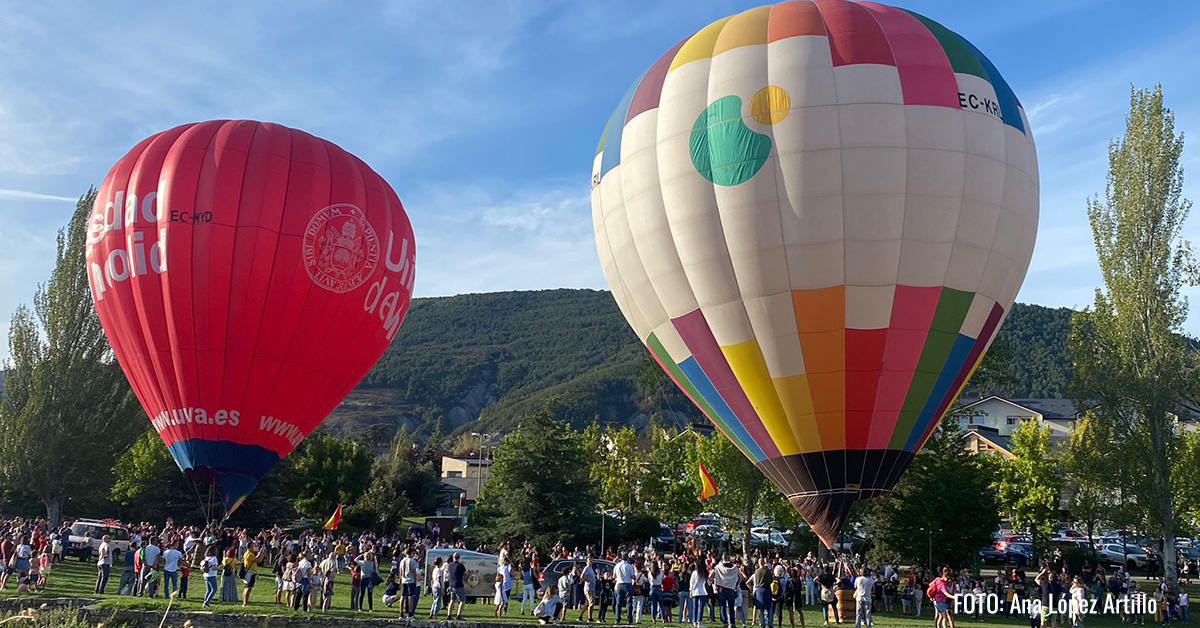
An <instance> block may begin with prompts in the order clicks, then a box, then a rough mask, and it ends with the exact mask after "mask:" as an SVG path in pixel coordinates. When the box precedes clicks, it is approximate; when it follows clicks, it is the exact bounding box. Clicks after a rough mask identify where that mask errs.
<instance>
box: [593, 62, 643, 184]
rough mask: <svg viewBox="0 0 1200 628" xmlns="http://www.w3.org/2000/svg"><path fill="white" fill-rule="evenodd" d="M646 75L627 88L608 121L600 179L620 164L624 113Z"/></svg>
mask: <svg viewBox="0 0 1200 628" xmlns="http://www.w3.org/2000/svg"><path fill="white" fill-rule="evenodd" d="M645 76H646V73H645V72H643V73H642V75H641V76H639V77H638V78H637V80H636V81H634V82H633V85H630V86H629V91H627V92H625V97H624V98H622V99H621V102H620V103H619V104H618V105H617V110H616V111H614V112H613V114H612V117H611V118H609V120H608V132H607V133H606V134H605V136H604V154H602V155H601V156H600V178H601V179H603V178H604V175H606V174H608V171H609V170H612V169H613V168H616V167H617V166H618V165H620V164H621V136H622V135H624V134H625V113H626V112H628V111H629V103H630V102H631V101H632V100H633V93H634V92H636V91H637V88H638V85H641V84H642V79H643V78H645Z"/></svg>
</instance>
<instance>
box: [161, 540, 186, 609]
mask: <svg viewBox="0 0 1200 628" xmlns="http://www.w3.org/2000/svg"><path fill="white" fill-rule="evenodd" d="M162 557H163V597H164V598H166V599H168V600H169V599H171V589H172V588H174V589H175V590H176V591H178V590H179V560H180V559H181V558H183V552H181V551H179V550H177V549H175V544H174V543H171V544H169V545H167V549H166V551H164V552H163V555H162Z"/></svg>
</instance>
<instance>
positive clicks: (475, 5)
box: [0, 0, 1200, 355]
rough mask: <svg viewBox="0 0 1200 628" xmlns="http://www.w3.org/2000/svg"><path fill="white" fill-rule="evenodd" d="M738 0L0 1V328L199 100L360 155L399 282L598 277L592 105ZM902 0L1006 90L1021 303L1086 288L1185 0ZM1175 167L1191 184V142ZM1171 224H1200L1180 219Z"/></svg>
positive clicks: (603, 115) (1193, 233)
mask: <svg viewBox="0 0 1200 628" xmlns="http://www.w3.org/2000/svg"><path fill="white" fill-rule="evenodd" d="M757 4H761V3H760V2H733V1H722V2H700V1H696V0H690V1H679V0H671V1H657V0H656V1H655V2H646V1H645V0H587V1H582V0H571V1H561V2H560V1H549V0H531V1H527V2H526V1H517V0H514V1H507V2H506V1H499V0H486V1H485V0H479V1H474V2H458V1H443V2H429V1H425V2H388V3H381V2H365V1H364V2H315V1H306V0H289V1H288V2H253V3H250V2H229V3H220V2H208V3H186V4H183V3H171V2H163V3H147V2H120V1H115V0H114V1H113V2H103V3H96V2H84V1H79V2H58V1H53V0H50V1H43V2H22V3H9V5H8V6H7V7H6V8H5V9H3V10H2V11H0V333H4V334H5V336H6V335H7V334H6V330H7V323H8V320H9V318H10V316H11V314H12V311H13V309H14V308H15V307H16V306H17V304H18V303H21V302H28V301H29V300H30V298H31V296H32V294H33V290H34V288H35V286H36V284H37V282H39V281H41V280H43V279H44V278H45V277H46V276H47V275H48V273H49V270H50V267H51V264H52V262H53V259H54V243H55V231H56V229H58V227H60V226H61V225H62V224H63V223H64V222H65V220H66V218H67V217H68V215H69V213H70V211H71V208H72V202H73V199H74V198H76V197H78V196H79V195H80V194H81V193H82V192H84V191H85V190H86V189H87V188H88V186H89V185H93V184H98V183H99V181H100V180H101V179H102V178H103V177H104V175H105V174H106V172H107V171H108V168H109V167H110V166H111V165H112V164H113V163H114V162H115V161H116V160H117V159H118V158H120V157H121V156H122V155H123V154H124V153H125V152H126V151H127V150H128V149H129V148H130V147H132V146H133V145H134V144H135V143H136V142H137V141H138V140H140V139H142V138H143V137H146V136H148V135H151V134H153V133H156V132H158V131H161V130H164V129H166V128H169V127H171V126H174V125H176V124H180V123H183V122H190V121H196V120H204V119H211V118H255V119H261V120H270V121H274V122H280V123H283V124H287V125H289V126H294V127H298V128H302V129H305V130H307V131H309V132H311V133H314V134H316V135H320V136H323V137H325V138H328V139H330V140H332V141H334V142H336V143H338V144H340V145H341V146H343V147H344V148H346V149H347V150H349V151H351V152H353V153H355V154H357V155H359V156H360V157H362V158H363V159H364V160H365V161H366V162H367V163H369V164H371V165H372V166H373V167H374V168H375V169H376V170H377V171H379V172H380V173H381V174H382V175H383V176H384V177H385V178H386V179H387V180H388V181H389V182H390V183H391V184H392V186H393V187H394V188H395V189H396V191H397V193H399V195H400V197H401V199H402V200H403V201H404V204H405V206H406V208H407V210H408V212H409V216H410V217H411V218H412V222H413V226H414V229H415V231H416V235H417V239H418V250H419V257H418V274H417V284H416V291H417V295H418V296H431V295H448V294H457V293H462V292H484V291H494V290H512V289H533V288H552V287H564V286H565V287H592V288H600V287H604V279H603V277H602V275H601V272H600V267H599V263H598V261H597V259H596V253H595V248H594V244H593V240H592V232H591V209H590V201H589V198H588V177H589V173H590V168H591V164H592V156H593V153H594V149H595V146H596V141H597V139H598V138H599V135H600V132H601V130H602V129H603V127H604V123H605V121H606V120H607V118H608V116H609V114H610V113H611V111H612V109H613V107H614V106H615V105H616V103H617V101H618V100H619V99H620V97H621V95H622V94H623V93H624V91H625V89H626V88H627V87H628V85H629V83H630V82H632V80H633V79H634V78H636V77H637V76H638V75H639V74H640V73H641V72H642V70H644V69H645V68H646V67H648V66H649V65H650V64H651V63H652V62H653V61H654V60H655V59H656V58H657V57H658V56H659V55H660V54H661V53H662V52H663V51H664V50H665V49H666V48H668V47H669V46H671V45H672V44H673V43H674V42H676V41H678V40H679V39H681V38H683V37H684V36H686V35H688V34H689V33H691V32H694V31H695V30H697V29H699V28H701V27H703V26H704V25H706V24H708V23H709V22H711V21H713V20H715V19H718V18H721V17H724V16H725V15H728V14H730V13H734V12H737V11H740V10H742V9H745V8H749V7H752V6H756V5H757ZM899 4H901V6H904V7H905V8H910V9H913V10H916V11H918V12H920V13H923V14H925V15H928V16H930V17H932V18H934V19H936V20H938V21H940V22H941V23H943V24H945V25H946V26H948V27H949V28H951V29H953V30H955V31H957V32H958V33H960V34H962V35H964V36H965V37H967V38H968V39H969V40H970V41H972V42H973V43H975V44H976V46H978V47H979V48H980V49H981V50H983V51H984V52H985V53H987V54H988V55H989V56H990V57H991V59H992V60H993V61H994V62H995V64H996V65H997V66H998V68H999V69H1000V71H1001V72H1002V73H1003V74H1004V75H1005V77H1006V78H1007V79H1008V81H1009V83H1010V84H1011V85H1012V86H1013V88H1014V90H1015V91H1016V93H1017V95H1018V97H1019V98H1020V99H1021V101H1022V103H1023V104H1024V106H1025V108H1026V111H1027V113H1028V116H1029V119H1030V123H1031V126H1032V127H1033V132H1034V135H1035V138H1036V141H1037V146H1038V154H1039V161H1040V164H1041V179H1042V199H1041V212H1042V213H1041V216H1042V218H1041V226H1040V229H1039V237H1038V246H1037V251H1036V252H1035V253H1034V261H1033V265H1032V268H1031V270H1030V273H1029V277H1028V278H1027V279H1026V282H1025V286H1024V287H1023V288H1022V290H1021V293H1020V296H1019V297H1018V300H1020V301H1024V302H1033V303H1040V304H1044V305H1052V306H1084V305H1087V304H1088V303H1090V302H1091V298H1092V297H1091V295H1092V291H1093V289H1094V287H1095V286H1096V285H1097V284H1098V281H1099V276H1098V272H1097V271H1096V269H1095V261H1094V254H1093V251H1092V243H1091V233H1090V231H1089V229H1088V226H1087V221H1086V217H1085V215H1084V199H1085V198H1086V197H1087V196H1088V195H1090V194H1094V193H1099V192H1102V191H1103V186H1104V175H1105V168H1106V165H1107V163H1106V159H1107V158H1106V153H1105V150H1106V145H1107V142H1108V140H1109V138H1111V137H1113V136H1116V135H1119V134H1120V133H1121V132H1122V130H1123V116H1124V110H1125V108H1126V107H1127V105H1128V90H1129V86H1130V84H1135V85H1138V86H1150V85H1152V84H1153V83H1155V82H1158V81H1161V82H1162V83H1163V85H1164V89H1165V92H1166V97H1167V101H1168V104H1169V106H1171V107H1173V108H1174V109H1175V111H1176V114H1177V128H1178V129H1180V130H1183V131H1185V132H1190V133H1193V134H1196V133H1200V67H1198V66H1200V2H1193V1H1191V0H1173V1H1165V0H1154V1H1149V2H1141V3H1130V2H1127V1H1120V2H1119V1H1115V0H1114V1H1102V0H1008V1H1006V2H977V1H970V2H963V1H961V0H957V1H955V0H910V1H908V2H901V3H899ZM1184 165H1185V168H1186V170H1187V173H1188V174H1189V175H1190V179H1189V183H1188V185H1187V186H1186V188H1185V192H1186V194H1187V196H1188V197H1190V198H1193V199H1195V198H1200V194H1198V192H1200V147H1197V146H1196V144H1195V143H1194V142H1192V143H1191V144H1190V145H1189V147H1188V148H1187V149H1186V151H1185V164H1184ZM1187 235H1188V236H1189V237H1190V238H1192V239H1194V240H1200V217H1197V218H1194V219H1193V220H1192V221H1190V223H1189V226H1188V228H1187ZM1189 295H1191V296H1192V297H1193V301H1194V302H1195V305H1196V307H1200V299H1197V298H1196V297H1198V296H1200V290H1193V291H1189ZM1188 329H1189V331H1191V332H1192V333H1194V334H1196V333H1200V313H1196V314H1194V315H1193V316H1192V317H1191V320H1190V321H1189V324H1188ZM0 344H3V347H2V348H0V355H5V354H7V343H0Z"/></svg>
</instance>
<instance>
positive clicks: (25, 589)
mask: <svg viewBox="0 0 1200 628" xmlns="http://www.w3.org/2000/svg"><path fill="white" fill-rule="evenodd" d="M29 592H30V591H29V576H21V579H20V580H19V581H18V582H17V593H29Z"/></svg>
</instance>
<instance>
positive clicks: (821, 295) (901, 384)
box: [592, 0, 1038, 545]
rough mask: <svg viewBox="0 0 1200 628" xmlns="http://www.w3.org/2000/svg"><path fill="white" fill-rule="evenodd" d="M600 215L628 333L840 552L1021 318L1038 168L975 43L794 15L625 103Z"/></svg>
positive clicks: (914, 20) (707, 46) (599, 154)
mask: <svg viewBox="0 0 1200 628" xmlns="http://www.w3.org/2000/svg"><path fill="white" fill-rule="evenodd" d="M592 213H593V219H594V224H595V231H596V244H597V248H598V249H599V253H600V261H601V264H602V266H603V268H604V273H605V277H606V278H607V280H608V283H609V286H610V287H611V288H612V293H613V297H614V298H615V299H616V301H617V304H618V305H619V306H620V308H621V311H622V312H623V313H624V315H625V318H626V319H627V320H628V321H629V324H630V325H631V326H632V327H633V329H634V330H635V331H636V332H637V334H638V336H639V337H640V338H641V339H642V341H643V342H644V343H645V344H646V346H647V348H649V350H650V352H651V353H653V354H654V357H655V358H657V359H658V361H659V362H660V363H661V365H662V367H663V368H664V369H665V370H666V371H667V373H669V374H670V376H671V377H672V378H673V379H674V381H675V383H676V384H678V385H679V387H680V388H681V389H682V390H683V391H684V392H685V393H686V394H687V395H688V396H689V397H690V398H691V399H692V401H693V402H694V403H695V404H696V405H697V406H698V407H699V409H700V410H701V411H702V412H703V413H704V414H705V415H707V416H708V418H709V419H711V421H712V422H713V424H714V425H715V426H716V427H717V429H719V430H720V431H721V432H722V433H723V434H724V435H725V436H726V437H728V438H729V439H730V440H731V441H733V443H734V444H736V445H737V447H738V448H739V449H740V450H741V451H742V452H743V453H744V454H745V455H746V456H747V457H748V458H750V460H752V461H753V462H754V463H755V464H756V465H757V466H758V468H759V469H761V470H762V472H763V473H764V474H765V475H766V476H767V477H769V478H770V479H771V480H772V481H773V482H774V483H775V485H776V486H778V487H779V488H780V489H781V490H782V491H783V492H784V493H785V494H786V495H787V496H788V498H789V499H790V500H791V502H792V504H793V505H794V506H795V507H796V509H797V510H798V511H799V512H800V514H801V515H802V516H803V517H804V519H805V520H806V521H807V522H808V523H809V524H810V525H811V526H812V527H813V530H814V531H815V532H816V533H817V534H818V535H819V536H820V538H821V539H822V540H823V541H824V542H825V544H826V545H832V543H833V541H834V540H835V538H836V535H837V532H838V530H839V528H840V527H841V525H842V524H843V522H844V521H845V518H846V515H847V513H848V511H849V508H850V506H851V504H853V502H854V501H855V500H857V499H862V498H867V497H873V496H877V495H880V494H883V493H886V492H887V491H889V490H890V489H891V488H892V486H894V485H895V483H896V480H897V478H898V477H899V476H900V474H901V473H902V472H903V471H904V469H905V468H906V467H907V466H908V464H909V462H910V461H911V460H912V458H913V455H914V454H915V452H917V451H918V450H920V448H921V446H922V445H923V444H924V443H925V441H926V440H927V439H928V438H929V436H930V435H931V433H932V431H933V430H934V428H935V427H936V426H937V424H938V421H939V419H941V417H942V416H943V415H944V414H945V412H946V411H947V409H948V408H949V406H950V404H951V403H952V401H953V400H954V398H955V397H956V396H957V395H958V393H959V391H960V390H961V389H962V387H963V385H964V384H965V383H966V381H967V378H969V377H970V375H971V373H972V371H973V369H974V368H975V367H976V366H977V365H978V364H979V362H980V360H981V359H982V357H983V354H984V352H985V351H986V350H987V347H988V344H989V343H990V342H991V340H992V339H993V338H994V337H995V334H996V330H997V328H998V327H999V326H1000V323H1001V321H1003V319H1004V316H1005V314H1006V313H1007V312H1008V311H1009V309H1010V308H1011V307H1012V303H1013V299H1014V298H1015V297H1016V294H1017V290H1018V289H1019V288H1020V286H1021V282H1022V280H1023V279H1024V277H1025V271H1026V269H1027V268H1028V266H1029V260H1030V256H1031V255H1032V252H1033V244H1034V239H1035V236H1036V232H1037V221H1038V173H1037V160H1036V155H1035V151H1034V145H1033V137H1032V135H1031V134H1030V132H1029V123H1028V121H1027V120H1026V118H1025V114H1024V111H1023V110H1022V108H1021V105H1020V103H1019V102H1018V100H1017V98H1016V96H1014V95H1013V92H1012V90H1011V89H1010V88H1009V86H1008V83H1006V82H1005V81H1004V79H1003V78H1002V77H1001V76H1000V73H999V72H998V71H997V70H996V68H995V66H994V65H992V62H991V61H989V60H988V58H987V57H985V56H984V55H983V53H981V52H980V51H979V50H978V49H976V48H975V47H974V46H972V45H971V44H970V43H969V42H967V41H966V40H965V39H963V38H962V37H960V36H958V35H956V34H955V33H953V32H951V31H950V30H948V29H947V28H945V27H944V26H942V25H940V24H938V23H937V22H934V21H932V20H930V19H929V18H926V17H924V16H921V15H917V14H915V13H912V12H910V11H905V10H902V9H897V8H893V7H889V6H885V5H882V4H877V3H874V2H847V1H843V0H816V1H814V2H807V1H796V2H782V3H779V4H775V5H771V6H764V7H759V8H756V9H751V10H749V11H745V12H743V13H739V14H737V15H734V16H732V17H728V18H725V19H722V20H718V21H717V22H714V23H712V24H710V25H709V26H707V27H705V28H704V29H702V30H700V31H699V32H697V33H696V34H694V35H692V36H690V37H688V38H687V39H684V40H683V41H681V42H679V43H678V44H676V45H675V46H674V47H672V48H671V49H670V50H668V51H667V53H666V54H664V55H663V56H662V57H661V58H659V60H658V61H657V62H655V63H654V64H653V65H652V66H650V69H649V70H647V71H646V72H645V73H644V74H643V75H642V76H641V77H640V78H638V80H637V81H635V82H634V84H633V86H632V87H630V89H629V91H628V92H626V94H625V97H624V98H623V99H622V100H621V102H620V104H619V105H618V106H617V109H616V111H615V112H614V113H613V115H612V118H611V119H610V120H609V122H608V126H607V127H606V128H605V130H604V134H603V135H602V136H601V139H600V146H599V148H597V149H596V156H595V161H594V164H593V168H592Z"/></svg>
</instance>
